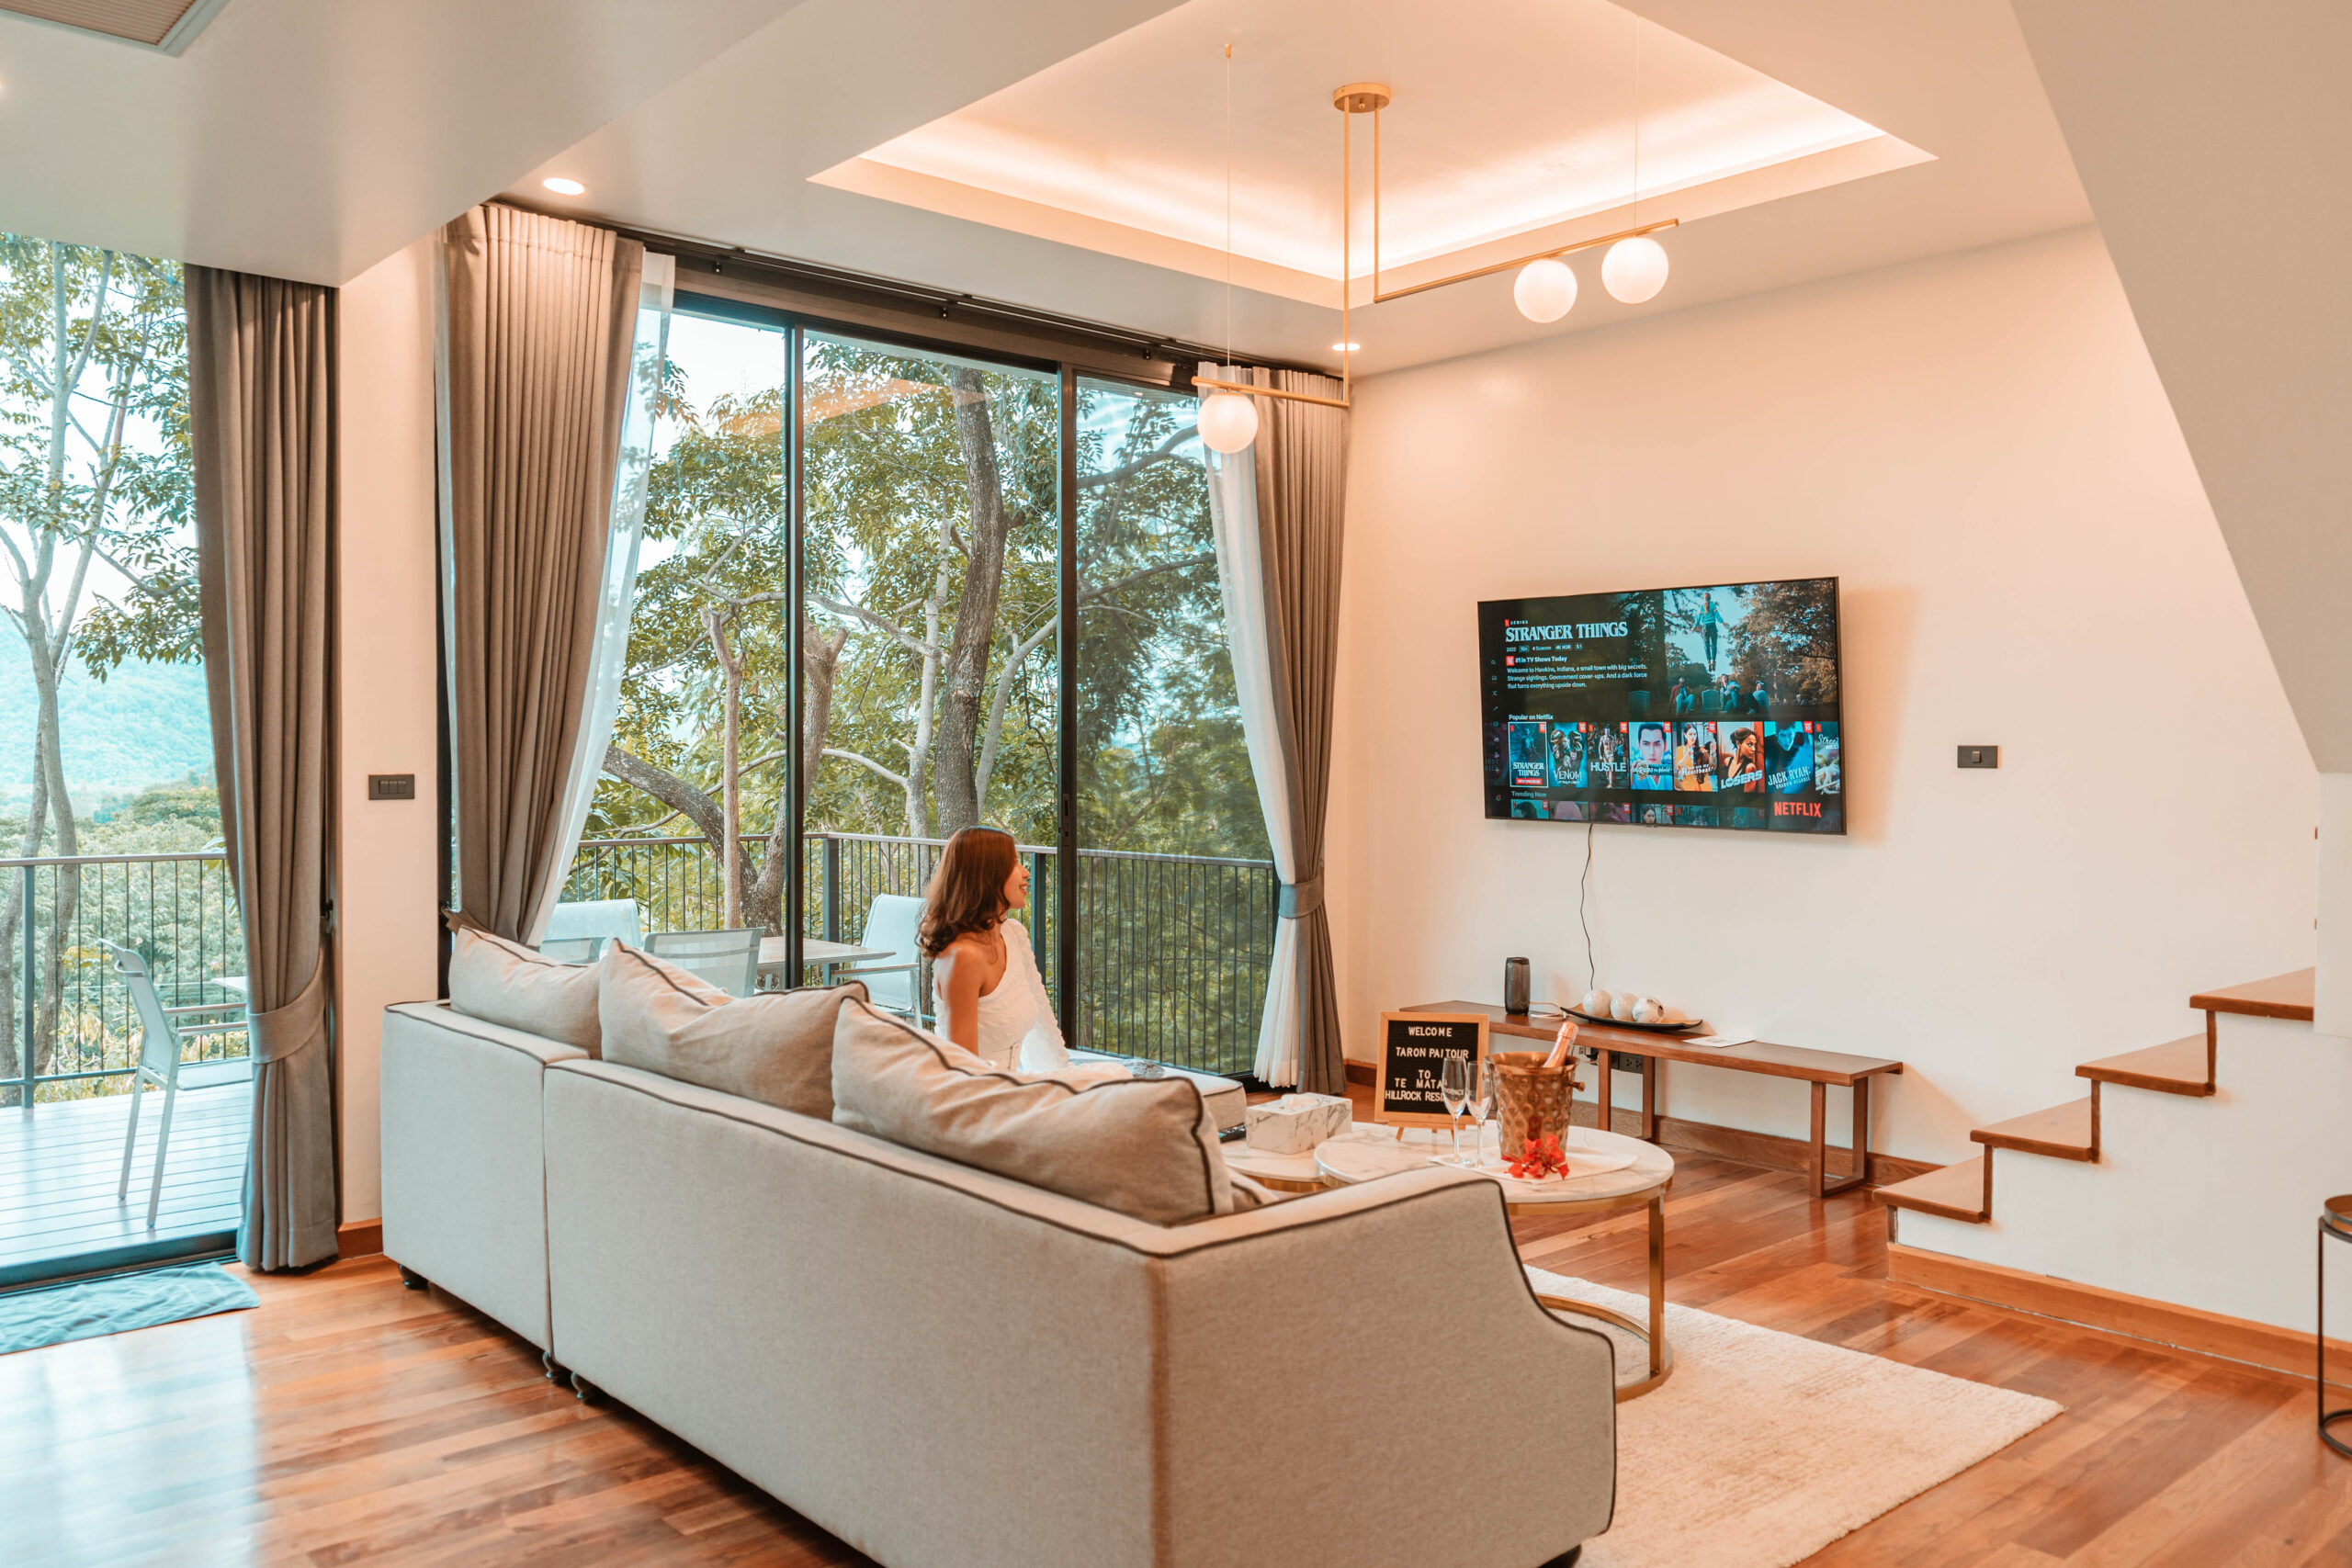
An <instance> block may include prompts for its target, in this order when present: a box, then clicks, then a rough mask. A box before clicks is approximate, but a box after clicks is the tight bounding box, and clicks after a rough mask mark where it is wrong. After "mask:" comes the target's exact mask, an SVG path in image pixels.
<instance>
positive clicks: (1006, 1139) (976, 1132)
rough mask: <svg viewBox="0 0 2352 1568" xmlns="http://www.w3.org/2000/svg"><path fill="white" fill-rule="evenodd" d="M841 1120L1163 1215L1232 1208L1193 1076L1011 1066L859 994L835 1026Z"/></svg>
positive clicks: (1109, 1204)
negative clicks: (872, 1003)
mask: <svg viewBox="0 0 2352 1568" xmlns="http://www.w3.org/2000/svg"><path fill="white" fill-rule="evenodd" d="M833 1120H834V1121H835V1122H839V1123H840V1124H841V1125H842V1126H844V1127H849V1128H853V1129H854V1130H856V1131H858V1132H861V1133H870V1134H874V1135H875V1136H876V1137H880V1138H887V1139H888V1140H889V1141H891V1142H892V1143H895V1144H900V1145H905V1146H906V1147H908V1148H913V1149H921V1150H922V1151H923V1152H924V1153H926V1154H933V1155H938V1156H942V1157H943V1158H946V1159H952V1160H955V1161H957V1162H958V1163H960V1164H964V1165H968V1166H974V1167H977V1168H979V1169H981V1170H987V1171H993V1172H995V1173H996V1174H997V1175H999V1176H1009V1177H1011V1178H1012V1179H1015V1180H1017V1181H1025V1182H1027V1183H1029V1184H1030V1185H1031V1186H1033V1187H1041V1188H1044V1189H1045V1190H1046V1191H1049V1192H1058V1193H1061V1194H1062V1195H1064V1196H1065V1197H1069V1198H1076V1199H1079V1200H1080V1201H1084V1202H1089V1203H1093V1204H1096V1205H1098V1206H1100V1207H1102V1208H1105V1209H1111V1210H1114V1211H1116V1212H1117V1213H1123V1214H1127V1215H1131V1216H1133V1217H1134V1218H1136V1219H1139V1220H1147V1221H1149V1222H1150V1223H1152V1224H1161V1225H1172V1224H1182V1223H1184V1222H1185V1221H1188V1220H1198V1219H1205V1218H1207V1217H1208V1216H1210V1215H1212V1214H1229V1213H1233V1211H1234V1197H1233V1185H1232V1182H1231V1180H1230V1179H1229V1177H1228V1175H1227V1171H1226V1168H1225V1155H1224V1152H1223V1151H1222V1150H1220V1149H1219V1148H1218V1147H1217V1143H1216V1118H1215V1117H1214V1116H1212V1115H1211V1114H1210V1111H1209V1108H1208V1105H1207V1102H1206V1101H1205V1100H1203V1099H1202V1098H1201V1091H1200V1089H1199V1088H1198V1087H1197V1086H1195V1085H1194V1084H1193V1082H1192V1080H1191V1079H1189V1078H1182V1077H1168V1078H1137V1077H1130V1076H1128V1075H1127V1074H1125V1072H1116V1073H1105V1072H1103V1071H1102V1070H1101V1069H1100V1068H1096V1069H1093V1070H1091V1071H1089V1070H1083V1069H1081V1070H1080V1071H1075V1072H1065V1073H1063V1074H1058V1075H1057V1074H1029V1073H1015V1072H1008V1071H1005V1070H1003V1069H1001V1068H995V1067H991V1066H989V1064H988V1063H987V1062H985V1061H983V1060H982V1059H981V1058H980V1057H978V1056H977V1055H973V1054H972V1053H971V1052H969V1051H967V1050H965V1049H964V1048H963V1047H961V1046H959V1045H956V1044H953V1043H949V1042H947V1041H945V1040H942V1039H940V1038H939V1037H938V1036H936V1035H933V1034H928V1033H925V1032H923V1031H922V1030H919V1029H915V1028H913V1027H911V1026H910V1025H908V1024H906V1023H903V1022H901V1021H899V1020H898V1019H895V1018H892V1017H890V1016H889V1015H888V1014H886V1013H882V1012H878V1011H876V1010H874V1009H872V1008H870V1007H867V1006H866V1005H865V1003H863V1002H850V1003H848V1004H846V1005H844V1006H843V1007H842V1010H841V1016H840V1021H839V1022H838V1023H837V1024H836V1025H835V1026H834V1031H833Z"/></svg>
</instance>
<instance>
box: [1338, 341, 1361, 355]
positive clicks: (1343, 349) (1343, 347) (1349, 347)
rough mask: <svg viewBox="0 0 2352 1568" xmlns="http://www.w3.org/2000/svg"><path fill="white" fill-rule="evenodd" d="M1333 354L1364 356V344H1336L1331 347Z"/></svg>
mask: <svg viewBox="0 0 2352 1568" xmlns="http://www.w3.org/2000/svg"><path fill="white" fill-rule="evenodd" d="M1331 352H1332V353H1334V354H1362V353H1363V344H1360V343H1335V344H1332V345H1331Z"/></svg>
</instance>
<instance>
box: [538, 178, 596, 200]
mask: <svg viewBox="0 0 2352 1568" xmlns="http://www.w3.org/2000/svg"><path fill="white" fill-rule="evenodd" d="M539 183H540V184H541V185H543V186H547V187H548V189H549V190H551V191H553V192H555V193H556V195H558V196H582V195H585V194H586V192H587V189H588V187H587V186H583V185H582V184H581V183H580V182H579V181H578V180H567V179H565V178H564V177H563V176H562V175H556V176H555V177H554V178H553V179H545V180H541V181H540V182H539Z"/></svg>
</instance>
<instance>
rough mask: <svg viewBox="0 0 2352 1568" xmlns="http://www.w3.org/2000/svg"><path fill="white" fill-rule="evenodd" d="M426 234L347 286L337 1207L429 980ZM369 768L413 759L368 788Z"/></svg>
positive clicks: (357, 1202) (373, 1181) (430, 530)
mask: <svg viewBox="0 0 2352 1568" xmlns="http://www.w3.org/2000/svg"><path fill="white" fill-rule="evenodd" d="M436 246H437V242H436V241H435V240H433V239H431V238H428V239H424V240H420V241H418V242H417V243H415V244H413V245H411V246H409V247H408V248H407V249H406V250H403V251H401V252H399V253H398V254H394V255H392V256H390V258H388V259H386V260H385V261H383V262H381V263H379V264H378V265H376V266H374V267H372V268H370V269H369V270H368V271H367V272H365V273H363V274H361V275H360V276H358V277H356V278H354V279H353V280H352V281H351V282H350V283H348V284H345V286H344V288H343V297H342V300H341V306H340V308H341V322H342V359H341V364H340V384H341V396H342V404H341V408H340V410H339V414H340V421H341V423H340V436H341V443H342V451H341V458H342V486H343V489H342V496H341V507H342V535H341V544H342V558H341V566H342V584H341V594H340V597H339V599H338V601H337V604H336V614H337V615H338V616H339V617H340V627H341V634H342V641H341V645H340V647H339V648H338V649H337V656H338V660H339V663H338V666H337V681H338V685H339V692H338V701H339V705H340V707H339V712H340V728H339V732H338V733H339V740H338V744H339V746H340V766H341V768H342V773H343V782H342V824H341V828H342V832H341V843H340V845H339V846H338V848H339V853H338V858H337V863H336V883H337V887H338V890H339V894H340V897H339V901H338V911H339V915H340V929H339V933H338V934H339V938H340V940H339V941H338V942H336V944H335V955H336V962H337V965H338V969H339V973H338V976H337V985H336V995H337V997H338V998H339V1003H340V1018H339V1022H340V1037H341V1043H342V1055H341V1064H342V1086H341V1092H342V1098H343V1218H344V1220H345V1223H346V1224H347V1223H349V1222H352V1221H355V1220H372V1219H375V1218H377V1217H379V1215H381V1213H383V1208H382V1201H381V1193H382V1185H381V1179H380V1172H379V1164H378V1138H377V1061H378V1050H379V1037H380V1035H381V1027H380V1026H381V1022H382V1017H383V1010H384V1007H385V1004H387V1003H389V1002H397V1001H411V1000H414V999H415V998H419V997H431V996H433V995H435V984H436V978H437V976H436V968H437V962H438V955H439V951H440V950H439V940H440V939H439V935H438V933H439V930H440V917H439V914H438V910H439V907H440V897H439V892H440V880H439V862H438V859H437V857H436V854H435V822H436V821H437V820H438V813H437V810H436V808H435V802H434V777H435V742H436V738H435V705H434V682H435V662H434V619H433V600H434V580H435V571H436V570H437V569H436V565H435V550H434V538H435V468H434V408H433V342H434V317H433V272H432V268H433V265H434V260H435V256H436V254H437V248H436ZM369 773H414V774H415V775H416V798H415V799H414V800H413V801H371V800H369V799H368V774H369Z"/></svg>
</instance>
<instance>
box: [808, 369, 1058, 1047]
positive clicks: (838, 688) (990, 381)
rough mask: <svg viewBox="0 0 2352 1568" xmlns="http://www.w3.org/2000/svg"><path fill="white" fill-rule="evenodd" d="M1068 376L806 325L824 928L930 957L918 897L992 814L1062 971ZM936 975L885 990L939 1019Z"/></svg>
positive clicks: (817, 896) (813, 716)
mask: <svg viewBox="0 0 2352 1568" xmlns="http://www.w3.org/2000/svg"><path fill="white" fill-rule="evenodd" d="M1059 386H1060V384H1059V378H1057V377H1056V376H1053V375H1049V374H1046V373H1043V372H1039V371H1035V370H1027V369H1019V368H1014V367H1007V366H1001V365H989V364H985V363H982V362H979V361H977V360H971V359H963V358H950V357H945V356H942V355H923V354H918V353H915V352H912V351H910V350H908V349H905V348H900V347H895V346H891V345H888V344H874V343H861V342H858V341H856V340H854V339H850V338H844V337H837V336H832V335H830V334H824V333H808V334H806V335H805V337H804V340H803V345H802V349H801V355H800V395H801V410H802V412H801V424H800V428H801V441H802V446H801V475H802V506H803V534H802V557H801V559H802V572H803V577H802V594H801V605H802V615H803V619H802V623H801V639H802V650H801V671H802V694H801V705H800V707H801V716H802V728H801V760H802V766H803V768H804V770H805V776H806V777H807V779H808V781H809V782H808V789H807V796H806V801H805V804H804V807H803V812H802V825H803V832H804V835H805V838H804V850H803V857H804V858H803V863H804V867H805V874H806V875H807V877H808V886H809V888H810V890H811V900H810V904H809V912H808V916H807V919H806V920H805V922H804V926H803V930H804V931H805V933H806V934H807V935H808V936H810V937H813V938H816V939H818V940H820V941H825V942H846V943H848V944H850V945H852V946H854V947H857V948H860V949H862V950H864V951H865V952H866V953H889V954H891V955H892V957H891V960H890V961H891V962H899V963H912V962H915V955H914V954H913V953H911V952H910V948H909V939H910V934H911V925H912V919H913V913H914V911H913V910H912V908H910V905H909V904H908V903H907V902H905V901H906V900H910V899H914V898H919V897H921V896H922V890H923V886H924V884H925V883H926V882H927V881H928V880H929V877H930V874H931V871H932V869H933V867H934V866H935V865H936V864H937V863H938V855H939V847H940V845H941V844H942V842H943V841H944V840H945V839H946V838H947V837H948V836H949V835H950V834H952V833H954V832H955V831H956V829H960V828H965V827H968V826H971V825H973V824H975V823H985V824H987V825H989V826H992V827H998V828H1002V829H1006V830H1007V831H1009V832H1011V833H1012V835H1013V837H1014V839H1015V840H1017V841H1018V842H1020V843H1021V844H1022V845H1023V858H1024V859H1025V860H1026V862H1027V863H1028V864H1029V866H1030V871H1031V881H1030V899H1031V908H1030V913H1029V915H1028V916H1027V917H1026V919H1027V923H1028V925H1029V927H1030V931H1031V935H1032V939H1033V941H1034V942H1035V947H1036V949H1037V956H1038V960H1039V962H1040V964H1041V965H1042V966H1043V967H1044V969H1045V972H1046V985H1047V987H1048V988H1049V989H1051V988H1053V987H1056V986H1057V982H1058V977H1059V976H1058V965H1057V952H1058V948H1059V941H1058V936H1057V921H1058V909H1057V902H1056V892H1057V886H1058V884H1059V877H1058V874H1057V852H1058V850H1059V848H1060V845H1059V832H1058V828H1057V821H1058V811H1059V801H1060V795H1061V773H1060V765H1059V750H1060V748H1059V745H1058V733H1059V728H1058V708H1059V702H1060V682H1059V674H1060V660H1059V658H1058V657H1057V655H1058V647H1057V626H1058V618H1057V617H1058V615H1059V560H1060V491H1059V469H1060V456H1061V452H1060V389H1059ZM885 895H887V896H889V898H888V901H886V902H884V903H883V904H881V905H880V906H879V907H878V908H877V905H876V897H877V896H885ZM854 962H856V963H860V964H869V965H870V964H882V963H883V962H885V961H884V960H882V959H879V958H874V957H867V958H864V959H860V960H854ZM926 987H927V982H925V981H923V980H922V977H921V976H920V975H917V976H914V977H913V992H914V994H913V995H909V994H907V992H905V991H903V990H902V989H901V987H900V986H899V983H898V982H896V981H893V982H892V983H890V984H889V985H888V987H887V989H888V992H889V994H890V995H891V997H892V998H893V999H894V1000H898V1001H900V1002H902V1003H904V1004H905V1005H908V1006H910V1008H913V1009H914V1010H920V1011H927V1010H928V997H927V995H925V994H923V993H924V991H925V989H926Z"/></svg>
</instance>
